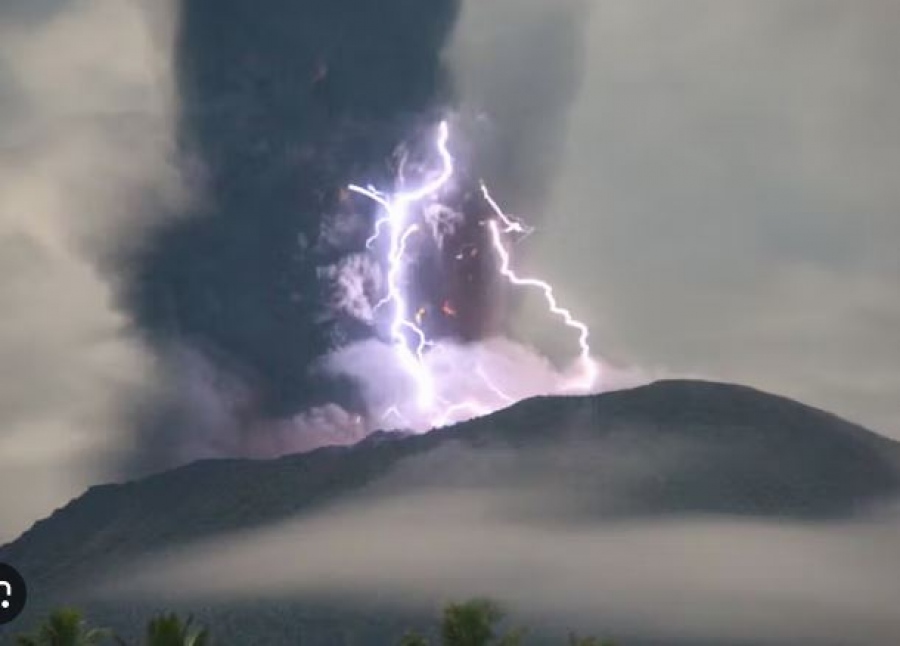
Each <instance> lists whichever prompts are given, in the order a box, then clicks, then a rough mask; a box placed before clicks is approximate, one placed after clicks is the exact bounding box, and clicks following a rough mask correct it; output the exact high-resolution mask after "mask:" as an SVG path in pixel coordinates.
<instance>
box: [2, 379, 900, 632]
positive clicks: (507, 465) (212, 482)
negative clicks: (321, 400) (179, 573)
mask: <svg viewBox="0 0 900 646" xmlns="http://www.w3.org/2000/svg"><path fill="white" fill-rule="evenodd" d="M509 492H513V494H514V495H513V498H514V499H515V500H516V501H517V502H515V503H513V504H512V505H511V507H510V508H508V509H506V510H505V511H504V512H502V513H501V514H500V515H503V513H505V514H507V515H509V516H510V517H511V518H512V517H514V518H515V521H516V522H518V523H533V524H535V525H537V526H541V527H544V528H548V527H549V528H560V527H587V526H590V527H600V528H604V527H608V528H615V527H622V526H625V525H629V526H638V527H640V526H642V525H641V523H643V524H645V525H646V524H648V523H651V524H652V523H657V522H664V521H667V519H668V520H670V519H684V518H729V519H731V521H732V522H735V523H756V522H763V523H768V524H770V525H777V524H778V523H789V524H791V526H797V525H799V526H802V527H816V526H820V525H822V526H824V525H829V524H834V523H838V524H840V523H850V522H853V520H854V519H856V518H859V517H861V516H862V515H865V514H867V513H869V511H870V510H872V509H877V508H880V507H884V506H885V505H886V504H887V503H891V502H892V501H893V500H894V499H896V497H897V495H898V493H900V444H897V443H895V442H893V441H891V440H888V439H886V438H884V437H881V436H879V435H877V434H875V433H872V432H870V431H867V430H865V429H863V428H861V427H859V426H856V425H853V424H851V423H848V422H846V421H843V420H841V419H839V418H837V417H835V416H832V415H830V414H827V413H825V412H822V411H819V410H816V409H813V408H810V407H807V406H804V405H802V404H799V403H796V402H793V401H790V400H788V399H784V398H781V397H777V396H773V395H768V394H765V393H762V392H759V391H756V390H753V389H750V388H747V387H741V386H733V385H725V384H717V383H710V382H699V381H661V382H657V383H654V384H651V385H648V386H644V387H640V388H636V389H633V390H627V391H619V392H612V393H606V394H602V395H596V396H586V397H566V398H558V397H544V398H536V399H532V400H527V401H523V402H521V403H519V404H517V405H514V406H512V407H510V408H508V409H506V410H503V411H500V412H497V413H495V414H493V415H490V416H487V417H483V418H480V419H475V420H472V421H469V422H466V423H463V424H458V425H456V426H453V427H449V428H444V429H440V430H436V431H433V432H431V433H428V434H425V435H406V434H400V433H377V434H375V435H373V436H370V437H369V438H368V439H367V440H365V441H363V442H362V443H360V444H358V445H355V446H352V447H334V448H326V449H320V450H317V451H314V452H311V453H307V454H301V455H293V456H289V457H284V458H281V459H277V460H271V461H250V460H216V461H204V462H198V463H194V464H191V465H188V466H185V467H182V468H179V469H176V470H173V471H170V472H166V473H160V474H157V475H154V476H151V477H148V478H145V479H142V480H139V481H135V482H128V483H123V484H107V485H101V486H97V487H93V488H91V489H90V490H88V491H87V492H86V493H85V494H84V495H82V496H81V497H80V498H78V499H76V500H74V501H72V502H71V503H69V504H68V505H67V506H65V507H64V508H62V509H60V510H57V511H56V512H55V513H53V514H52V515H51V516H50V517H49V518H47V519H45V520H42V521H40V522H38V523H36V524H35V525H34V526H33V527H32V528H31V529H30V530H28V531H27V532H25V533H24V534H23V535H22V536H21V537H20V538H18V539H17V540H15V541H14V542H12V543H10V544H8V545H5V546H3V547H2V548H0V561H3V562H8V563H11V564H13V565H14V566H15V567H16V568H18V569H19V571H20V572H21V573H22V574H23V576H24V577H25V579H26V581H28V583H29V590H30V592H29V596H30V606H29V608H28V609H27V610H26V615H24V616H23V617H22V618H20V619H19V620H17V621H16V623H15V624H14V625H13V627H9V626H5V627H3V628H2V629H0V630H2V631H4V632H0V640H2V639H3V638H4V637H5V636H8V635H10V634H11V631H13V630H14V629H15V630H22V629H24V628H26V627H27V626H29V625H30V624H31V623H32V622H33V621H34V620H35V618H36V616H37V615H38V613H40V612H44V611H46V610H47V609H48V608H51V607H54V606H57V605H60V604H73V605H76V606H79V607H82V608H85V609H86V610H88V611H89V612H90V613H91V617H92V619H94V620H95V621H97V622H99V623H105V624H107V625H113V626H114V627H116V628H118V629H120V630H122V631H123V632H124V633H126V634H128V632H129V630H131V631H134V630H136V629H139V627H140V623H139V622H140V621H141V620H142V619H143V618H144V617H145V616H146V614H147V613H148V612H154V611H158V610H160V609H164V608H165V609H168V608H175V609H178V610H185V609H188V610H190V611H194V612H195V613H196V614H197V615H199V618H200V619H202V620H204V621H206V622H208V623H210V624H211V625H212V626H213V627H214V632H215V633H216V635H217V636H219V638H220V639H222V640H224V641H223V642H222V643H239V644H244V643H246V644H295V643H303V644H338V643H340V644H368V643H372V644H375V643H396V638H397V637H398V635H399V634H400V633H401V632H402V629H403V628H404V627H406V626H409V625H421V626H424V627H426V628H427V626H428V624H427V622H425V620H424V619H423V617H425V616H429V615H430V614H433V613H429V614H423V613H422V612H421V611H416V612H413V611H409V612H405V613H404V612H402V611H399V610H397V611H391V612H385V611H383V610H376V609H374V606H370V605H368V604H366V603H360V602H359V601H358V598H357V597H356V596H354V595H349V594H348V595H342V594H340V590H339V589H338V593H337V594H330V595H328V594H325V595H322V596H321V597H317V596H316V595H315V594H311V593H310V590H309V589H304V591H303V594H300V593H299V592H297V593H296V594H294V593H292V592H290V591H286V590H285V589H284V587H283V586H282V587H279V588H278V589H277V590H275V591H273V592H272V593H267V594H260V595H257V596H254V597H253V599H252V601H250V602H247V601H246V600H244V601H236V600H233V599H231V598H229V597H228V596H227V595H225V596H222V595H211V596H204V594H203V593H202V592H198V593H197V596H195V597H193V598H192V600H191V601H190V602H188V601H185V600H184V598H183V597H182V596H179V595H175V594H172V595H169V594H167V593H166V592H165V590H163V591H159V590H158V591H157V594H156V596H155V597H152V598H150V599H149V600H148V597H147V596H144V597H141V598H137V597H135V598H132V597H129V596H128V595H123V596H121V597H120V596H118V595H113V596H110V595H109V594H107V595H106V596H104V595H103V594H97V593H96V591H97V590H102V589H111V588H110V585H111V584H115V585H119V586H121V585H122V584H123V581H124V582H125V583H126V584H127V579H128V578H129V577H131V576H132V574H133V573H134V572H137V570H135V568H136V567H138V565H139V564H140V563H144V562H146V563H154V562H155V561H153V559H154V558H157V557H158V556H159V555H166V554H178V553H182V552H183V551H184V550H188V553H191V552H190V550H192V549H193V550H194V552H193V554H194V555H195V556H194V557H192V558H193V559H195V560H196V558H199V557H197V556H196V555H198V554H199V555H202V556H203V558H206V556H208V555H210V554H215V552H216V547H215V545H216V543H215V542H214V541H216V540H219V539H221V538H222V537H233V536H252V535H253V533H254V532H260V531H266V530H267V528H271V527H278V526H281V525H282V524H284V523H299V525H298V527H300V528H301V529H300V530H299V531H300V536H301V539H298V542H297V543H296V545H297V548H296V549H297V552H296V554H295V555H291V554H290V552H289V553H288V554H289V555H288V557H287V558H285V561H284V564H285V567H288V568H289V567H290V563H291V562H293V561H294V560H302V559H303V558H309V557H310V554H309V553H308V552H304V550H308V549H310V548H309V547H308V544H307V543H304V540H307V541H308V540H312V539H311V538H310V536H313V535H314V533H315V532H314V530H312V529H310V530H308V531H307V530H303V529H302V528H303V527H304V525H303V523H304V522H305V521H306V520H307V519H316V518H321V517H322V515H323V514H325V515H327V514H328V513H330V512H331V511H332V510H334V509H346V508H348V505H350V506H351V507H353V506H355V507H353V508H356V509H361V510H363V512H364V511H365V510H366V509H378V505H379V504H381V503H380V502H379V501H383V500H386V499H391V498H392V497H394V498H396V497H397V496H401V498H400V499H401V500H402V499H405V498H402V497H403V496H406V497H409V496H413V497H415V496H425V497H426V498H427V496H429V495H430V494H432V493H434V494H435V497H434V500H436V501H441V500H448V499H451V498H452V499H454V500H459V499H460V497H463V498H466V499H471V500H475V501H477V500H484V499H486V498H489V497H491V496H492V495H494V494H498V493H503V495H507V494H508V493H509ZM438 494H439V495H438ZM432 506H433V507H435V508H436V506H439V502H438V503H435V504H434V505H432ZM375 518H376V519H377V518H378V516H377V515H376V516H375ZM394 518H395V516H390V515H387V516H384V523H385V524H388V523H391V522H394V520H393V519H394ZM320 526H321V525H318V526H317V527H320ZM348 527H349V526H348ZM427 530H428V528H427V527H426V526H422V531H423V532H425V531H427ZM347 531H348V532H349V531H351V530H350V529H348V530H347ZM414 534H415V532H414V531H413V532H411V537H413V536H414ZM338 535H340V533H338ZM373 536H374V534H373ZM371 540H372V542H376V541H377V540H378V539H377V538H374V537H373V538H372V539H371ZM339 549H341V548H340V547H338V546H337V545H335V546H334V550H339ZM438 549H440V548H438V547H437V546H436V547H435V550H438ZM445 551H446V549H445ZM229 553H231V552H229ZM270 556H271V555H270ZM436 556H437V555H436ZM536 556H537V555H536ZM271 558H276V557H275V556H271ZM348 558H350V557H349V556H348ZM148 559H149V560H148ZM489 560H490V559H489ZM401 574H402V577H401V578H406V579H408V578H409V577H411V576H414V575H415V572H414V571H413V572H409V571H406V572H402V573H401V572H398V573H397V575H398V577H400V575H401ZM205 576H206V575H198V576H197V580H196V581H195V583H197V584H198V585H200V587H202V586H203V581H202V580H201V579H203V578H204V577H205ZM235 576H236V577H237V576H241V575H239V574H238V571H237V570H235ZM247 585H251V583H249V582H248V583H247ZM486 585H487V586H488V587H489V585H490V581H488V583H487V584H486V583H485V581H483V580H480V581H478V582H477V583H475V582H473V589H472V590H471V592H472V594H480V593H482V592H490V590H488V589H485V586H486ZM125 587H128V586H127V585H125ZM332 592H333V590H332ZM438 594H446V593H444V592H441V593H438ZM376 596H377V595H376ZM381 601H383V599H380V597H379V603H380V602H381ZM595 619H596V622H597V624H598V630H602V629H603V626H604V621H605V619H604V616H603V615H602V613H600V611H598V614H597V615H596V616H595ZM626 633H627V635H626V638H624V639H623V642H625V643H628V644H635V643H701V642H702V641H703V640H702V639H699V638H693V639H691V638H684V637H683V636H682V638H681V640H679V639H676V637H674V636H673V637H672V638H671V639H669V640H665V639H664V638H663V640H662V641H660V639H661V637H660V635H659V634H658V633H654V632H653V631H650V632H648V633H646V634H642V632H641V630H640V629H639V627H638V628H634V627H632V629H629V630H628V631H626ZM620 635H621V633H620ZM725 641H727V640H724V639H719V640H716V642H715V643H725ZM763 641H764V640H762V639H759V640H756V639H754V640H751V641H750V642H747V641H746V640H743V641H742V640H739V639H734V640H732V641H731V642H729V643H763ZM710 643H711V642H710ZM766 643H768V642H766ZM773 643H792V642H791V641H790V640H789V639H783V640H781V641H779V640H778V639H775V640H774V641H773ZM822 643H827V642H822ZM842 643H847V642H846V641H845V642H842ZM859 643H862V642H859ZM873 643H874V642H873Z"/></svg>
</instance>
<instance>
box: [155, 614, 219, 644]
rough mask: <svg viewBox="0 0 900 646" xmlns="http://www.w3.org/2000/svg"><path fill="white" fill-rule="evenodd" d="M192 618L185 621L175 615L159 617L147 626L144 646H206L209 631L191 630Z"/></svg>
mask: <svg viewBox="0 0 900 646" xmlns="http://www.w3.org/2000/svg"><path fill="white" fill-rule="evenodd" d="M193 620H194V619H193V617H188V618H187V621H181V619H180V618H179V617H178V615H176V614H175V613H171V614H167V615H165V614H164V615H160V616H158V617H155V618H153V619H151V620H150V623H148V624H147V641H146V646H208V644H209V642H210V639H209V630H207V629H206V628H202V629H195V630H192V629H191V623H192V622H193Z"/></svg>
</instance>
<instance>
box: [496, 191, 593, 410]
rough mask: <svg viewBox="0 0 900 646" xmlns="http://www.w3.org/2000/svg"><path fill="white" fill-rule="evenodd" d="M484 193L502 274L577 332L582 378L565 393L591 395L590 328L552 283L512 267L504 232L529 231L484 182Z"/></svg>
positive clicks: (573, 383) (568, 387) (569, 384)
mask: <svg viewBox="0 0 900 646" xmlns="http://www.w3.org/2000/svg"><path fill="white" fill-rule="evenodd" d="M481 192H482V195H484V199H485V201H486V202H487V203H488V204H489V205H490V207H491V209H493V211H494V213H495V215H496V216H497V220H489V221H488V223H487V224H488V229H489V230H490V232H491V243H492V244H493V246H494V252H495V253H496V254H497V257H498V258H500V273H501V274H502V275H503V277H504V278H506V279H507V280H508V281H509V282H510V283H512V284H513V285H516V286H518V287H532V288H535V289H538V290H540V291H541V293H542V294H543V296H544V300H545V301H546V303H547V308H548V310H549V311H550V312H551V313H552V314H554V315H555V316H557V317H559V318H560V319H562V321H563V322H564V323H565V324H566V325H567V326H568V327H570V328H572V329H574V330H575V331H576V332H578V346H579V349H580V352H579V357H578V364H579V368H580V372H581V375H580V376H578V377H576V378H574V379H573V380H570V381H569V382H567V383H566V384H564V386H563V389H562V390H563V391H568V390H574V391H582V392H590V390H591V389H593V387H594V385H595V384H596V382H597V377H598V373H599V369H598V367H597V363H596V362H595V361H594V360H593V359H592V358H591V346H590V344H589V342H588V341H589V338H590V334H591V332H590V330H589V329H588V327H587V325H585V324H584V323H582V322H581V321H579V320H578V319H576V318H575V317H574V316H573V315H572V312H570V311H569V310H568V309H566V308H564V307H561V306H560V305H559V303H558V302H557V300H556V295H555V294H554V292H553V287H552V286H551V285H550V283H548V282H546V281H543V280H538V279H537V278H522V277H520V276H518V275H517V274H516V272H514V271H513V270H512V269H511V268H510V256H509V251H508V250H507V249H506V247H505V246H504V244H503V235H502V233H524V234H526V235H528V233H530V232H529V231H528V229H527V228H526V227H525V226H524V225H522V224H521V223H520V222H517V221H515V220H513V219H511V218H510V217H509V216H507V215H506V214H505V213H504V212H503V209H501V208H500V206H499V205H498V204H497V202H496V201H495V200H494V198H493V197H492V196H491V193H490V191H489V190H488V188H487V186H485V184H484V183H483V182H482V184H481ZM498 220H499V221H500V222H502V223H503V226H504V229H503V230H502V232H501V229H500V224H498Z"/></svg>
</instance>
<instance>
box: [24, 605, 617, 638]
mask: <svg viewBox="0 0 900 646" xmlns="http://www.w3.org/2000/svg"><path fill="white" fill-rule="evenodd" d="M503 619H504V613H503V611H502V609H501V608H500V606H498V605H497V604H496V603H495V602H493V601H491V600H490V599H470V600H469V601H465V602H463V603H451V604H448V605H447V606H446V607H445V608H444V611H443V614H442V616H441V623H440V630H439V634H440V646H520V645H521V644H522V643H523V640H524V637H525V635H526V631H525V630H524V629H521V628H514V629H509V630H506V631H502V632H501V630H500V623H501V622H502V621H503ZM16 643H17V645H18V646H99V645H102V644H117V645H118V646H129V643H128V642H127V641H125V640H123V639H122V638H121V637H119V636H117V635H115V634H114V633H113V631H111V630H109V629H107V628H95V627H91V626H89V625H88V623H87V621H86V620H85V619H84V617H83V616H82V614H81V613H80V612H79V611H77V610H73V609H71V608H63V609H60V610H56V611H54V612H52V613H51V614H50V615H49V616H48V617H47V618H46V619H45V620H44V622H43V623H42V624H41V625H40V626H39V627H38V628H37V630H36V632H35V633H34V634H33V635H19V636H18V637H17V642H16ZM211 644H212V637H211V634H210V631H209V630H208V629H207V628H201V627H196V626H194V625H193V618H192V617H188V618H187V620H182V619H181V618H180V617H179V616H178V615H177V614H175V613H168V614H162V615H158V616H157V617H154V618H153V619H151V620H150V621H149V622H148V623H147V628H146V632H145V638H144V641H143V642H142V644H141V646H210V645H211ZM398 646H430V642H429V640H428V638H426V637H425V636H423V635H421V634H419V633H415V632H409V633H406V634H405V635H404V636H403V637H402V638H401V639H400V642H399V644H398ZM568 646H615V644H614V643H613V642H611V641H609V640H601V639H597V638H596V637H579V636H577V635H575V634H574V633H571V634H570V635H569V639H568Z"/></svg>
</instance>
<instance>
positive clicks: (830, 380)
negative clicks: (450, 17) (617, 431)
mask: <svg viewBox="0 0 900 646" xmlns="http://www.w3.org/2000/svg"><path fill="white" fill-rule="evenodd" d="M576 4H577V3H574V2H563V3H548V2H541V1H539V0H531V1H530V2H526V3H522V2H519V1H518V0H492V1H491V2H485V3H483V4H482V5H481V6H480V8H473V7H474V5H471V6H470V8H469V11H468V16H467V17H466V19H465V20H464V23H463V26H464V29H467V30H468V32H466V31H463V32H461V34H460V37H461V39H462V40H463V41H464V42H465V48H466V50H467V53H465V54H457V56H458V59H459V60H461V61H462V64H461V67H462V69H463V77H464V84H463V85H464V87H467V88H472V89H474V90H475V92H474V94H476V95H479V96H480V97H481V98H482V100H484V101H485V102H486V103H488V104H489V105H492V106H496V107H499V110H498V113H499V114H498V115H497V116H498V118H507V119H510V118H512V119H516V118H518V119H520V120H522V121H523V122H525V123H527V124H528V126H529V127H530V128H534V129H539V130H540V131H541V132H540V133H539V134H538V135H537V136H536V137H535V139H536V140H537V141H538V142H539V143H540V146H534V147H529V146H527V145H523V148H522V151H523V154H528V155H544V156H546V155H551V156H552V157H553V162H554V163H558V164H559V165H558V167H556V173H555V176H554V178H553V181H552V182H551V184H552V185H551V193H550V196H549V198H548V200H547V203H545V204H541V205H539V207H540V213H538V214H535V216H534V217H535V218H536V219H538V220H539V221H540V225H541V227H542V229H541V232H540V235H536V236H534V237H533V238H532V239H531V240H530V241H529V244H531V245H532V248H534V247H536V249H535V251H534V252H533V254H532V256H531V259H530V260H531V262H532V263H533V265H534V266H535V267H539V268H540V270H541V271H542V272H544V273H545V274H548V275H550V276H553V277H555V278H556V279H557V280H558V281H559V283H560V284H561V285H563V286H564V292H565V295H566V296H567V297H568V298H569V302H574V301H573V299H580V303H581V312H582V313H584V315H585V316H586V317H588V318H589V320H590V321H591V323H592V324H593V328H594V338H595V348H596V350H597V351H598V353H599V354H601V355H603V356H606V357H608V358H611V359H614V360H617V361H620V362H624V363H631V364H636V365H639V366H642V367H644V368H662V369H665V370H667V371H670V372H672V373H674V374H693V375H700V376H708V377H712V378H718V379H724V380H729V381H736V382H742V383H747V384H751V385H755V386H758V387H761V388H763V389H766V390H770V391H774V392H778V393H782V394H787V395H789V396H792V397H795V398H798V399H800V400H802V401H804V402H806V403H809V404H813V405H816V406H820V407H823V408H825V409H828V410H830V411H832V412H836V413H838V414H841V415H843V416H846V417H848V418H850V419H852V420H854V421H857V422H860V423H863V424H865V425H868V426H870V427H871V428H874V429H877V430H879V431H881V432H882V433H885V434H887V435H891V436H893V437H900V290H898V288H900V253H898V249H897V244H898V241H900V182H898V181H897V173H898V171H900V120H898V118H897V115H898V114H900V66H898V65H897V61H898V60H900V5H898V4H897V3H896V2H891V1H890V0H884V1H881V0H864V1H860V2H844V1H841V0H790V1H789V2H784V1H781V0H777V1H776V0H724V1H723V0H678V1H677V2H665V3H660V2H655V1H651V0H604V1H602V2H601V1H595V0H588V1H587V2H584V3H580V9H579V8H572V7H575V5H576ZM563 5H571V6H570V7H569V9H568V10H569V11H572V12H574V13H575V15H576V16H577V17H578V20H576V21H575V22H574V24H576V25H579V26H580V28H579V29H573V28H572V27H571V25H570V26H569V28H568V29H569V32H568V33H564V34H563V35H564V37H563V38H559V37H557V38H556V39H555V40H552V41H551V40H549V39H547V38H545V39H544V40H541V39H540V38H538V36H540V35H541V34H540V30H539V29H536V28H535V27H533V26H532V27H531V28H528V27H527V25H528V24H529V22H531V23H533V24H538V23H541V22H543V24H546V23H547V22H548V19H552V17H553V15H558V13H559V12H560V11H561V9H560V7H561V6H563ZM513 7H515V10H513ZM501 17H502V19H501ZM510 25H512V26H510ZM545 31H546V30H545ZM560 31H563V32H565V30H564V29H557V32H556V35H557V36H560V33H559V32H560ZM521 34H527V36H528V38H525V39H520V38H519V36H520V35H521ZM552 34H553V32H551V31H547V33H546V34H545V35H546V36H551V35H552ZM542 47H543V48H544V52H545V53H546V55H545V56H543V57H538V56H535V55H530V54H529V52H535V51H539V50H540V48H542ZM517 49H518V50H519V52H518V53H519V56H518V58H517V57H516V56H515V55H514V54H513V52H515V50H517ZM498 57H499V58H501V59H502V60H504V61H516V60H520V61H527V65H524V64H523V65H521V66H519V67H518V68H516V67H515V66H514V65H513V66H509V68H510V69H514V70H516V71H515V72H514V73H515V74H516V75H517V78H515V79H511V78H510V76H509V73H508V74H507V76H506V77H504V78H503V79H501V80H506V81H507V82H505V83H504V82H499V83H498V82H497V76H498V69H497V68H498V67H499V65H498V64H492V62H493V61H496V60H497V58H498ZM511 88H512V90H511ZM548 91H555V92H557V93H560V92H561V93H562V94H563V95H564V96H565V95H566V94H570V95H572V96H573V97H574V98H573V100H572V101H571V102H567V103H566V104H565V105H552V106H551V107H552V108H553V110H554V112H553V113H552V114H549V115H547V116H546V118H545V119H544V120H541V119H539V118H537V116H536V115H535V117H533V118H532V119H531V120H530V121H529V117H528V113H529V109H528V106H529V105H530V102H532V101H533V104H537V105H544V106H546V105H547V102H548V100H547V98H546V96H547V93H548ZM501 93H505V98H504V96H498V94H501ZM521 134H522V136H524V137H527V136H528V132H523V133H521ZM554 138H558V139H559V140H560V141H561V144H560V145H559V149H558V150H557V149H554V147H553V146H552V145H549V144H550V143H552V141H553V140H554Z"/></svg>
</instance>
